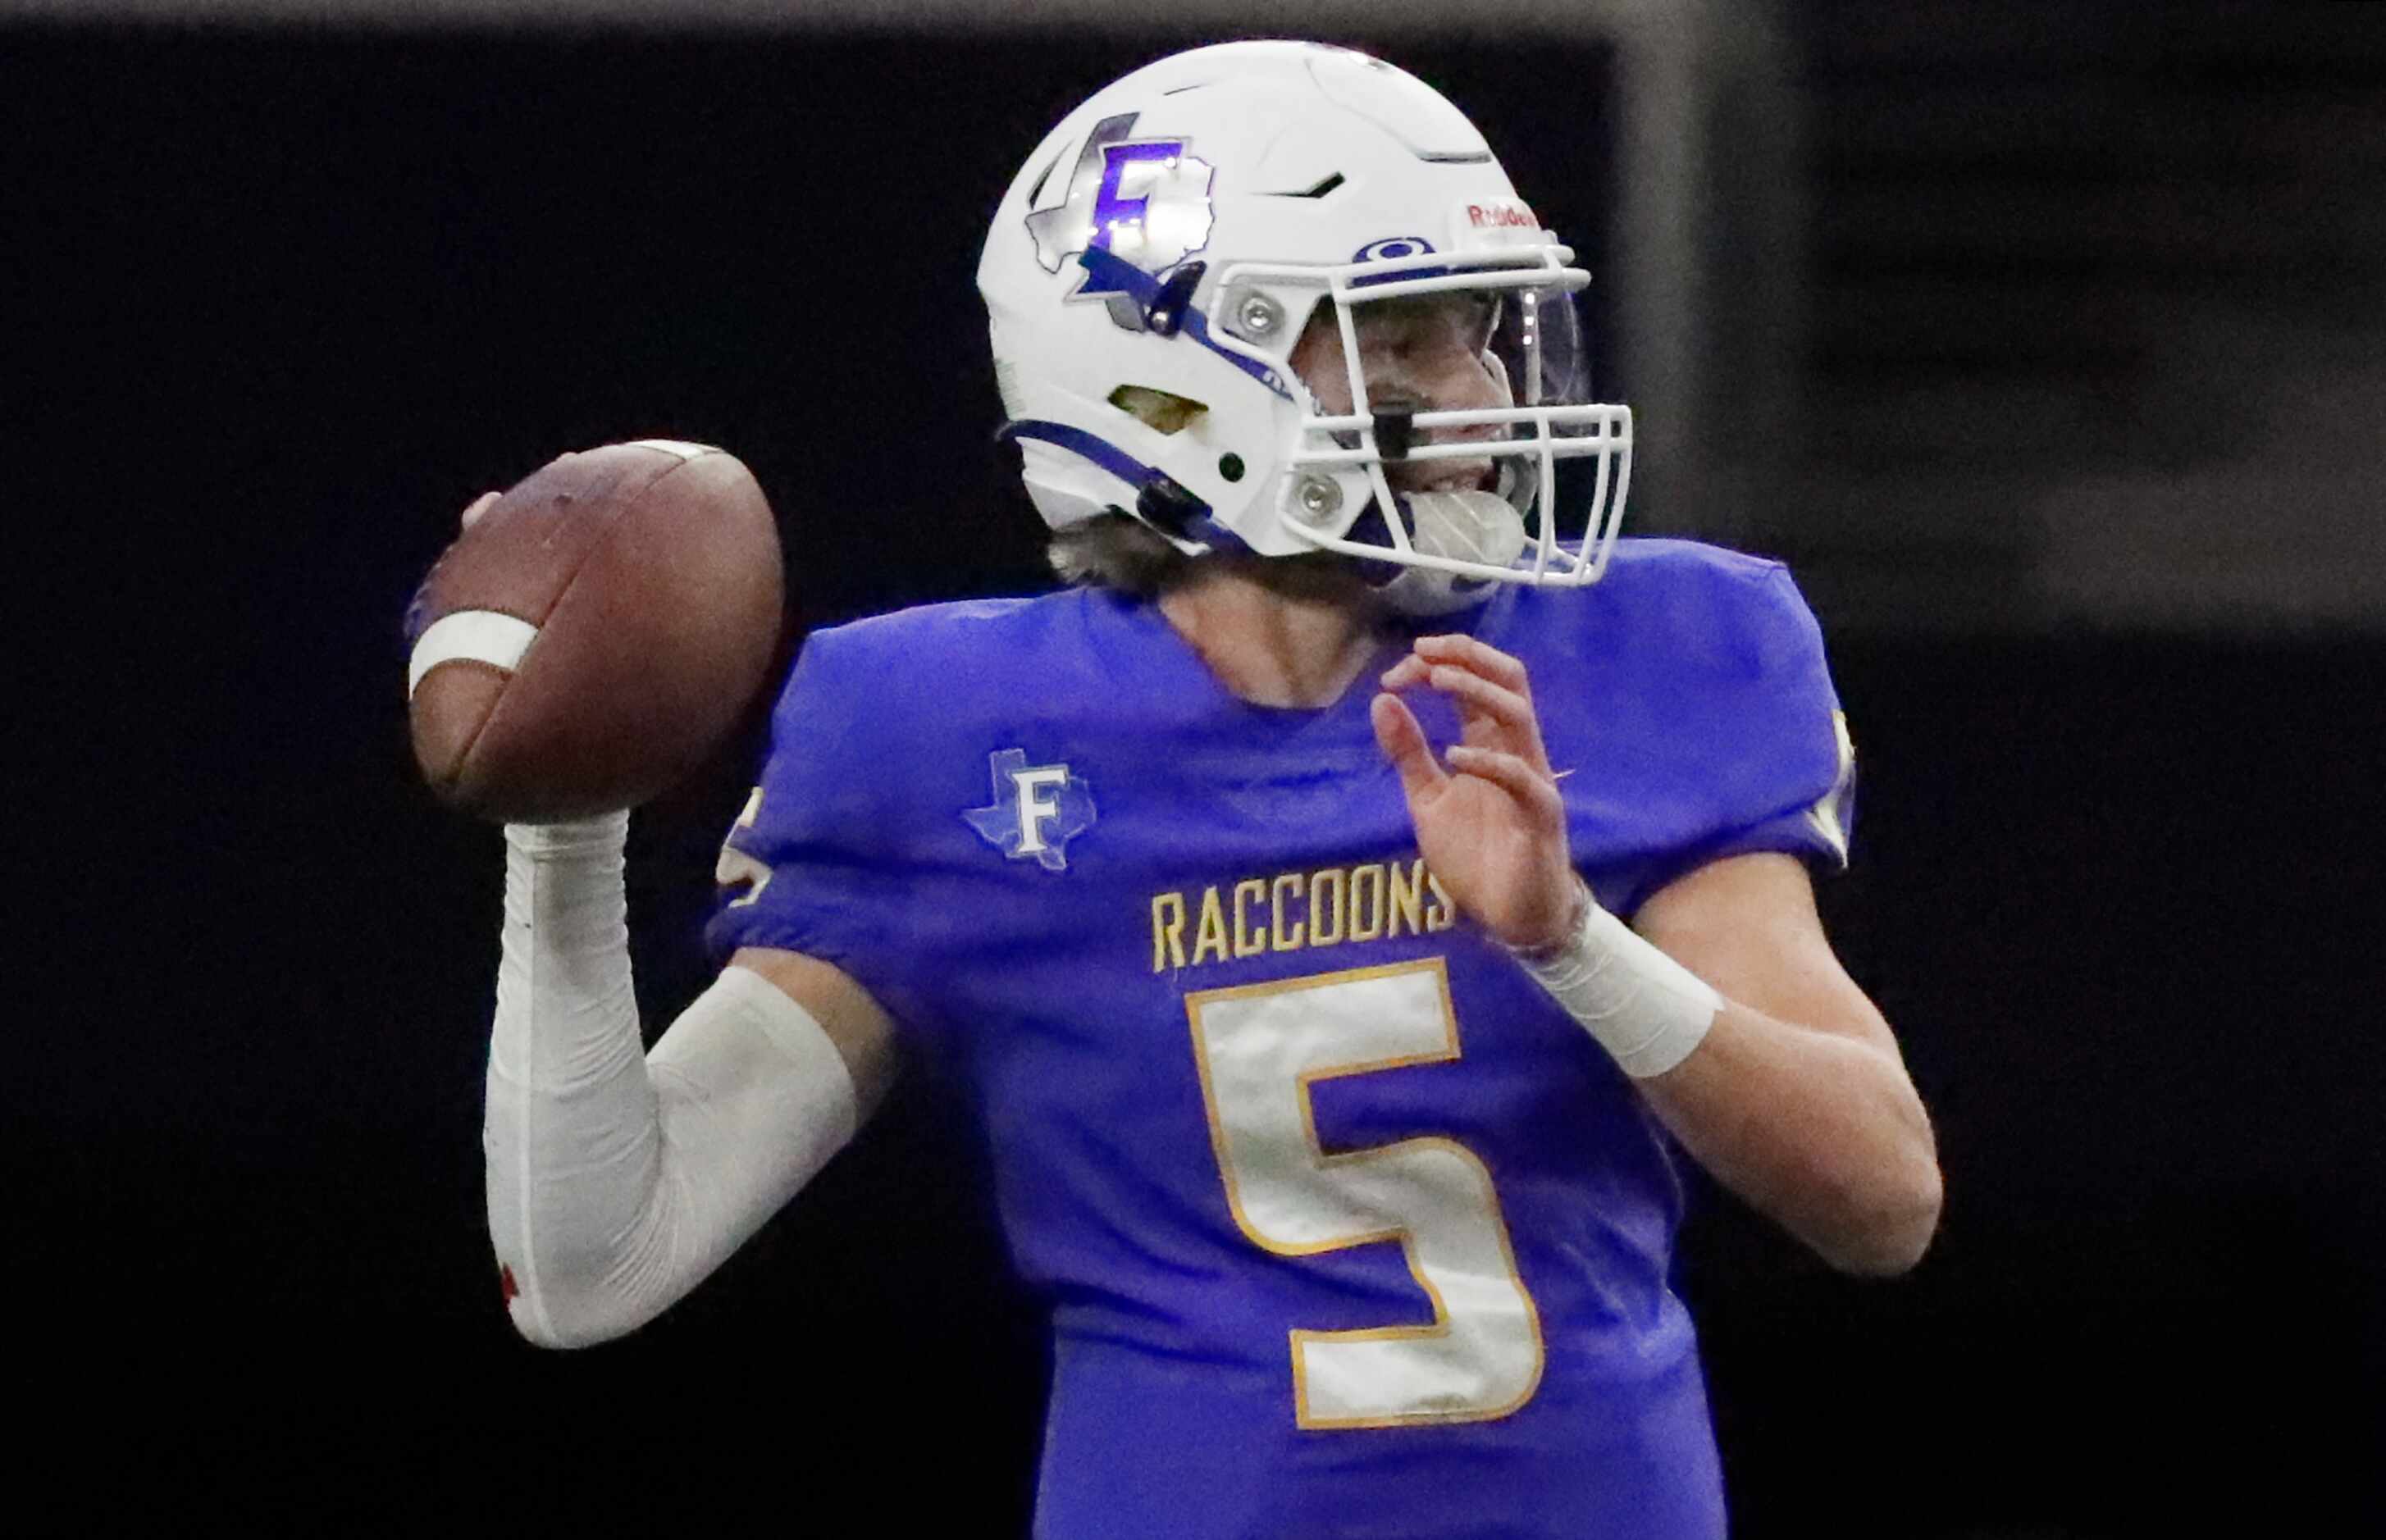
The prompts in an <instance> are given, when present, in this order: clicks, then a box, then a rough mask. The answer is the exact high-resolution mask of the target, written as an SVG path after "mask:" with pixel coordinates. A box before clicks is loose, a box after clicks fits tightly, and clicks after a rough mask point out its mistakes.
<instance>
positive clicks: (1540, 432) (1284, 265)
mask: <svg viewBox="0 0 2386 1540" xmlns="http://www.w3.org/2000/svg"><path fill="white" fill-rule="evenodd" d="M1572 257H1573V253H1572V252H1571V251H1570V250H1569V249H1568V248H1567V247H1565V246H1563V245H1561V244H1558V240H1557V237H1556V236H1555V235H1554V234H1552V233H1551V232H1549V231H1547V230H1544V229H1542V228H1541V223H1540V221H1539V219H1537V218H1536V217H1535V216H1534V214H1533V212H1532V210H1531V209H1530V208H1529V207H1527V206H1526V204H1525V203H1524V201H1523V200H1522V199H1520V198H1518V197H1517V195H1516V192H1515V189H1514V188H1513V186H1512V185H1511V184H1510V183H1509V181H1508V177H1507V174H1506V173H1505V172H1504V171H1502V170H1501V169H1500V163H1499V162H1498V161H1497V160H1496V159H1494V158H1493V157H1492V155H1491V151H1490V148H1489V146H1488V144H1485V142H1484V140H1483V136H1482V135H1481V134H1480V133H1478V132H1477V131H1476V129H1475V126H1474V125H1473V124H1471V123H1469V122H1468V121H1467V120H1466V119H1465V117H1464V116H1463V115H1462V114H1461V113H1460V112H1459V111H1458V109H1457V108H1456V107H1454V106H1451V105H1450V103H1449V102H1448V101H1447V100H1445V99H1444V98H1443V97H1442V96H1441V94H1439V93H1438V92H1436V91H1435V90H1434V89H1433V88H1432V87H1430V86H1428V85H1426V84H1425V82H1424V81H1420V80H1418V79H1416V78H1415V77H1414V76H1413V75H1410V74H1408V73H1406V72H1404V71H1402V70H1400V69H1395V68H1393V67H1392V66H1390V65H1388V64H1386V63H1384V62H1382V61H1381V60H1379V59H1374V58H1370V57H1368V56H1365V55H1363V54H1358V53H1353V52H1351V51H1350V50H1348V49H1343V48H1335V47H1328V46H1325V45H1323V44H1311V43H1290V42H1260V43H1229V44H1220V45H1217V46H1214V47H1207V48H1197V49H1194V50H1192V51H1190V52H1188V53H1183V54H1177V55H1174V56H1172V57H1169V58H1165V59H1162V60H1161V61H1159V62H1158V63H1156V64H1152V65H1149V66H1146V67H1145V68H1143V69H1138V70H1136V72H1135V73H1133V74H1131V75H1128V76H1127V77H1126V78H1125V79H1124V80H1121V81H1117V82H1116V83H1115V84H1112V85H1111V86H1109V87H1107V88H1106V89H1104V90H1103V91H1101V92H1100V93H1099V94H1097V95H1095V96H1094V97H1093V99H1092V100H1090V101H1088V102H1086V104H1085V105H1084V106H1080V107H1079V108H1077V110H1076V111H1074V112H1073V113H1071V114H1070V115H1069V116H1068V118H1067V119H1064V120H1062V122H1061V125H1060V126H1059V127H1058V128H1056V129H1054V130H1053V131H1051V133H1049V135H1047V136H1046V138H1045V140H1044V142H1043V144H1040V145H1038V146H1037V147H1036V153H1035V154H1034V155H1033V156H1031V157H1029V158H1028V161H1027V163H1026V165H1025V166H1023V167H1022V168H1021V169H1020V172H1019V174H1018V176H1017V177H1016V178H1014V179H1013V180H1012V182H1011V190H1010V191H1009V192H1008V193H1007V194H1005V195H1004V197H1003V200H1002V204H1001V207H999V208H998V210H997V212H996V214H995V218H994V226H993V229H992V230H991V231H990V232H988V234H987V237H986V249H985V252H984V254H983V256H982V257H981V258H980V260H979V263H978V288H979V290H980V292H981V293H983V294H984V295H985V296H986V309H987V312H988V315H989V319H990V324H991V330H992V334H993V343H994V360H995V376H996V380H997V382H998V386H999V388H1000V391H1001V394H1002V403H1003V410H1004V413H1005V415H1006V416H1007V417H1008V418H1009V419H1010V421H1009V422H1008V423H1007V424H1006V426H1005V427H1004V429H1003V436H1005V437H1007V438H1010V439H1012V440H1014V441H1016V442H1017V443H1018V444H1019V445H1020V448H1021V451H1022V454H1023V474H1024V477H1025V480H1026V482H1027V489H1028V492H1029V494H1030V495H1031V496H1032V497H1033V498H1034V500H1035V503H1036V508H1037V509H1038V510H1039V511H1040V512H1041V513H1042V514H1043V516H1044V519H1045V520H1046V521H1047V522H1048V523H1049V524H1050V525H1051V526H1052V527H1053V528H1055V529H1063V528H1066V527H1068V526H1069V525H1072V524H1074V523H1077V522H1079V521H1082V520H1087V519H1091V518H1094V517H1096V516H1097V515H1099V514H1102V513H1105V512H1108V511H1111V510H1112V509H1117V510H1122V511H1124V512H1127V513H1130V514H1133V515H1134V516H1135V517H1136V518H1138V519H1141V520H1143V521H1144V522H1145V523H1147V524H1149V525H1150V526H1151V527H1153V528H1154V529H1156V530H1158V531H1159V532H1161V533H1162V535H1164V536H1166V537H1167V538H1168V539H1169V540H1170V541H1171V542H1172V543H1173V544H1174V545H1175V546H1176V547H1177V548H1178V549H1179V550H1182V551H1185V552H1187V553H1188V554H1199V553H1200V552H1203V551H1207V550H1212V549H1216V548H1220V547H1222V546H1224V547H1235V546H1239V547H1241V548H1244V549H1248V550H1250V551H1252V552H1255V553H1257V554H1258V555H1261V556H1266V557H1276V556H1289V555H1295V554H1298V553H1301V552H1306V551H1317V550H1325V551H1334V552H1338V553H1341V554H1343V555H1345V556H1349V557H1357V558H1361V559H1363V560H1368V561H1373V562H1378V563H1387V564H1392V565H1390V566H1388V567H1386V568H1384V569H1382V570H1384V571H1386V572H1388V573H1389V574H1390V576H1391V581H1389V582H1387V583H1386V584H1385V585H1384V590H1383V591H1384V592H1385V594H1386V595H1387V596H1388V598H1389V599H1390V600H1391V601H1392V602H1393V603H1394V604H1396V605H1397V606H1399V607H1400V608H1403V609H1406V610H1409V611H1411V612H1413V613H1419V614H1434V613H1443V612H1447V611H1450V610H1453V609H1458V608H1463V607H1466V606H1467V605H1470V604H1473V603H1476V602H1478V601H1479V600H1480V599H1481V598H1482V597H1483V596H1484V595H1485V594H1487V593H1488V588H1487V586H1486V585H1487V583H1488V582H1494V581H1497V582H1528V583H1543V584H1553V583H1557V584H1578V583H1588V582H1595V581H1597V579H1598V578H1599V576H1600V574H1601V571H1602V570H1604V569H1605V566H1606V562H1607V557H1608V553H1609V551H1610V549H1611V548H1612V546H1613V545H1614V539H1615V532H1616V527H1617V525H1618V523H1619V522H1620V521H1621V520H1622V518H1623V512H1624V496H1625V491H1626V484H1627V482H1628V481H1629V478H1630V472H1631V456H1632V414H1631V412H1630V410H1629V408H1627V407H1620V406H1600V405H1595V404H1592V403H1590V402H1589V401H1587V400H1586V399H1584V395H1585V393H1586V392H1587V388H1588V387H1587V373H1588V371H1587V369H1586V368H1585V367H1584V365H1585V360H1584V357H1583V354H1582V350H1581V347H1580V345H1579V340H1578V338H1579V333H1578V329H1577V320H1576V307H1575V303H1574V299H1573V295H1574V294H1575V293H1576V291H1577V290H1579V289H1580V288H1581V287H1582V286H1583V285H1584V284H1585V283H1586V282H1589V275H1588V274H1586V273H1585V272H1583V271H1582V269H1578V268H1575V267H1572V266H1570V265H1569V263H1570V262H1571V260H1572ZM1457 290H1465V291H1474V292H1476V293H1477V294H1481V295H1483V296H1485V297H1486V298H1487V299H1488V300H1489V301H1494V302H1496V305H1493V306H1489V307H1487V309H1488V312H1489V315H1496V318H1497V319H1496V321H1495V322H1493V324H1492V325H1491V328H1490V331H1489V332H1488V340H1487V342H1486V344H1485V346H1484V349H1483V354H1482V358H1481V361H1482V364H1483V366H1484V369H1485V370H1486V372H1487V375H1488V378H1490V379H1492V380H1496V381H1497V382H1498V384H1497V385H1496V386H1495V387H1494V390H1495V393H1496V396H1504V397H1505V398H1506V404H1505V405H1503V406H1500V407H1491V408H1475V409H1465V410H1437V409H1432V408H1431V407H1429V406H1428V407H1426V408H1425V409H1416V407H1414V406H1413V405H1406V404H1403V405H1391V404H1384V405H1377V404H1374V403H1371V402H1370V401H1369V399H1368V395H1367V381H1366V377H1365V371H1364V369H1363V368H1362V367H1361V366H1362V361H1363V360H1362V357H1361V349H1360V334H1359V330H1358V325H1359V322H1360V320H1361V319H1363V317H1364V315H1365V307H1368V306H1370V305H1375V304H1378V303H1381V302H1383V301H1387V300H1392V299H1400V298H1405V297H1408V296H1413V295H1418V294H1445V293H1448V292H1450V291H1457ZM1321 303H1324V304H1330V305H1331V306H1332V307H1333V308H1332V312H1331V313H1332V315H1333V317H1334V319H1335V321H1336V323H1337V325H1338V327H1339V329H1340V340H1341V344H1342V355H1343V357H1344V358H1345V359H1346V360H1347V362H1348V365H1349V374H1350V402H1351V409H1350V411H1349V412H1347V413H1343V414H1340V415H1333V416H1329V415H1326V414H1325V412H1324V411H1322V410H1321V409H1320V407H1319V405H1318V401H1317V399H1316V397H1315V395H1314V394H1312V392H1311V390H1310V389H1309V388H1308V386H1307V385H1305V384H1304V383H1303V382H1302V381H1301V380H1300V378H1299V377H1298V376H1297V375H1296V373H1295V372H1294V370H1293V369H1292V367H1291V364H1290V361H1289V360H1290V357H1291V355H1292V351H1293V347H1294V344H1296V343H1297V342H1298V341H1299V340H1300V335H1301V332H1302V330H1303V328H1304V326H1305V325H1307V323H1308V322H1309V319H1310V318H1311V316H1312V313H1313V312H1315V311H1317V308H1318V307H1319V306H1320V304H1321ZM1486 319H1489V316H1488V315H1487V318H1486ZM1172 397H1173V398H1175V399H1174V401H1170V400H1169V398H1172ZM1155 400H1157V401H1161V402H1163V403H1166V405H1167V407H1168V409H1166V410H1162V411H1157V412H1155V411H1152V410H1150V409H1149V407H1148V404H1149V403H1150V402H1152V401H1155ZM1136 406H1142V407H1143V408H1144V409H1139V410H1131V409H1129V408H1130V407H1136ZM1578 457H1589V458H1591V459H1592V460H1594V461H1595V473H1593V470H1594V468H1593V467H1580V468H1576V469H1574V470H1570V471H1569V474H1568V477H1567V482H1568V484H1569V487H1570V489H1571V490H1573V491H1576V492H1578V493H1579V492H1585V491H1587V493H1588V498H1587V501H1588V509H1587V512H1586V514H1585V517H1584V523H1583V526H1582V527H1583V538H1582V539H1581V540H1580V542H1579V543H1576V542H1572V541H1569V542H1565V543H1561V542H1560V541H1559V540H1558V538H1557V526H1558V523H1559V522H1560V514H1561V510H1559V508H1558V507H1557V494H1558V487H1559V476H1558V465H1559V463H1560V462H1561V461H1565V460H1573V459H1576V458H1578ZM1403 459H1406V460H1409V461H1412V462H1414V461H1427V460H1433V459H1469V460H1472V461H1475V462H1476V463H1477V464H1478V465H1479V464H1481V463H1482V462H1484V461H1486V460H1487V459H1488V461H1489V462H1490V463H1491V464H1492V465H1493V466H1495V467H1496V468H1497V474H1496V477H1487V478H1484V481H1485V482H1496V485H1490V484H1486V485H1482V486H1480V487H1479V488H1477V489H1474V490H1438V491H1413V490H1412V491H1400V492H1397V493H1396V490H1395V487H1394V485H1393V484H1392V482H1389V481H1388V480H1387V478H1386V476H1385V473H1384V467H1385V465H1386V463H1387V462H1394V463H1397V462H1400V461H1401V460H1403ZM1396 479H1399V480H1403V481H1406V482H1409V483H1411V484H1412V485H1413V484H1415V483H1417V482H1422V481H1428V480H1429V479H1430V478H1429V477H1427V476H1426V475H1425V474H1424V473H1423V472H1422V471H1420V470H1417V469H1414V468H1412V470H1409V471H1407V472H1404V473H1403V475H1402V476H1401V477H1400V478H1396ZM1586 482H1587V483H1589V484H1588V486H1587V487H1586V486H1585V485H1584V483H1586ZM1528 521H1529V525H1530V528H1529V530H1528V527H1527V525H1528ZM1568 521H1569V522H1571V520H1568Z"/></svg>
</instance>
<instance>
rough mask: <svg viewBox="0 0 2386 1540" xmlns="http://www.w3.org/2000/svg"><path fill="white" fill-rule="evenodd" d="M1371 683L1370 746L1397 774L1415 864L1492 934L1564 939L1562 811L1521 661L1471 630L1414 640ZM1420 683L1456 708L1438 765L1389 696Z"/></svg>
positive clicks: (1566, 894) (1514, 939)
mask: <svg viewBox="0 0 2386 1540" xmlns="http://www.w3.org/2000/svg"><path fill="white" fill-rule="evenodd" d="M1381 682H1382V685H1383V690H1384V693H1383V694H1381V695H1377V696H1376V697H1375V705H1374V707H1373V716H1374V721H1375V742H1376V743H1377V744H1379V745H1382V747H1383V750H1384V755H1385V757H1387V758H1388V759H1390V760H1391V762H1392V765H1393V768H1394V769H1396V770H1399V771H1400V789H1401V791H1402V792H1403V793H1405V794H1406V795H1407V796H1408V803H1409V819H1410V820H1411V821H1412V822H1413V824H1414V825H1415V826H1416V834H1417V848H1418V850H1419V852H1420V853H1421V854H1422V855H1423V856H1424V857H1425V864H1426V865H1427V866H1428V867H1430V868H1432V869H1433V873H1434V875H1435V876H1437V877H1438V878H1439V879H1440V880H1441V882H1442V884H1443V885H1444V886H1445V887H1447V888H1448V889H1449V890H1450V896H1451V898H1453V899H1454V900H1456V902H1457V904H1458V907H1459V908H1462V909H1463V910H1464V911H1465V912H1466V913H1467V914H1468V915H1470V916H1471V917H1473V919H1474V920H1475V921H1476V923H1477V924H1479V925H1481V926H1482V927H1483V928H1484V929H1485V930H1487V931H1488V932H1489V933H1491V935H1492V936H1493V937H1494V938H1495V939H1496V940H1498V941H1501V942H1502V943H1504V944H1505V945H1510V946H1515V947H1520V948H1531V947H1538V946H1542V945H1549V944H1551V943H1554V942H1556V941H1559V940H1561V939H1563V935H1564V934H1565V932H1566V928H1567V926H1568V924H1569V923H1570V921H1571V920H1573V919H1574V904H1575V877H1574V870H1573V868H1572V866H1571V864H1570V863H1569V861H1568V858H1567V851H1566V827H1565V807H1564V804H1563V802H1562V801H1561V800H1560V798H1559V795H1558V784H1557V777H1556V775H1555V774H1554V773H1553V772H1552V771H1551V769H1550V757H1549V753H1548V751H1547V750H1546V749H1544V748H1543V747H1542V746H1541V728H1540V722H1539V720H1538V718H1536V717H1535V716H1534V714H1533V695H1532V685H1531V682H1530V681H1528V680H1527V679H1526V674H1525V666H1524V664H1522V663H1520V662H1518V661H1517V660H1516V659H1515V658H1513V657H1510V656H1508V655H1507V654H1506V653H1504V652H1501V650H1500V649H1499V648H1497V647H1494V646H1491V645H1488V644H1486V643H1483V642H1479V641H1476V639H1475V638H1474V637H1472V636H1463V635H1448V636H1420V637H1418V638H1417V640H1416V644H1415V645H1414V647H1413V649H1412V650H1411V652H1410V653H1409V655H1408V656H1407V657H1403V658H1401V659H1400V661H1399V662H1398V663H1395V664H1393V665H1392V667H1391V668H1390V669H1388V670H1386V671H1385V673H1384V675H1383V679H1382V681H1381ZM1418 685H1428V686H1430V687H1432V688H1433V689H1436V690H1438V691H1440V692H1441V693H1442V694H1443V695H1447V696H1449V697H1450V700H1451V701H1452V702H1453V703H1454V704H1455V705H1456V706H1457V707H1458V714H1459V723H1460V741H1459V742H1458V743H1456V744H1453V745H1450V752H1449V759H1450V768H1449V770H1443V769H1442V767H1441V766H1440V765H1439V764H1438V763H1437V762H1436V761H1435V759H1434V755H1433V749H1432V746H1431V745H1429V744H1427V743H1426V742H1425V730H1424V729H1423V728H1421V727H1420V726H1418V725H1417V720H1416V716H1415V714H1414V713H1413V712H1412V711H1411V710H1410V709H1409V708H1408V707H1407V705H1406V704H1404V703H1403V702H1402V701H1401V700H1400V696H1399V695H1396V694H1394V693H1393V692H1395V691H1400V690H1406V689H1413V688H1414V687H1416V686H1418Z"/></svg>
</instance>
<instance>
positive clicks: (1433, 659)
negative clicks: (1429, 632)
mask: <svg viewBox="0 0 2386 1540" xmlns="http://www.w3.org/2000/svg"><path fill="white" fill-rule="evenodd" d="M1416 656H1418V657H1423V658H1425V660H1426V661H1427V662H1429V663H1448V664H1453V665H1455V666H1457V667H1459V668H1462V669H1466V670H1472V671H1473V672H1475V673H1478V674H1481V675H1482V676H1483V677H1484V678H1485V679H1488V680H1489V681H1490V682H1492V683H1494V684H1497V685H1499V686H1500V687H1501V688H1502V689H1507V690H1513V691H1515V692H1516V693H1517V694H1518V695H1524V696H1526V698H1528V699H1529V698H1530V697H1531V695H1532V693H1533V689H1532V681H1531V679H1530V678H1529V676H1527V675H1526V672H1525V665H1524V663H1523V661H1522V660H1520V659H1518V658H1516V657H1512V656H1510V655H1509V654H1507V653H1504V652H1501V650H1500V649H1499V648H1497V647H1495V646H1493V645H1491V644H1490V643H1488V642H1485V641H1480V640H1478V639H1476V638H1475V637H1472V636H1468V635H1466V634H1464V633H1463V632H1452V633H1450V634H1449V635H1446V636H1420V637H1418V638H1417V639H1416Z"/></svg>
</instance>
